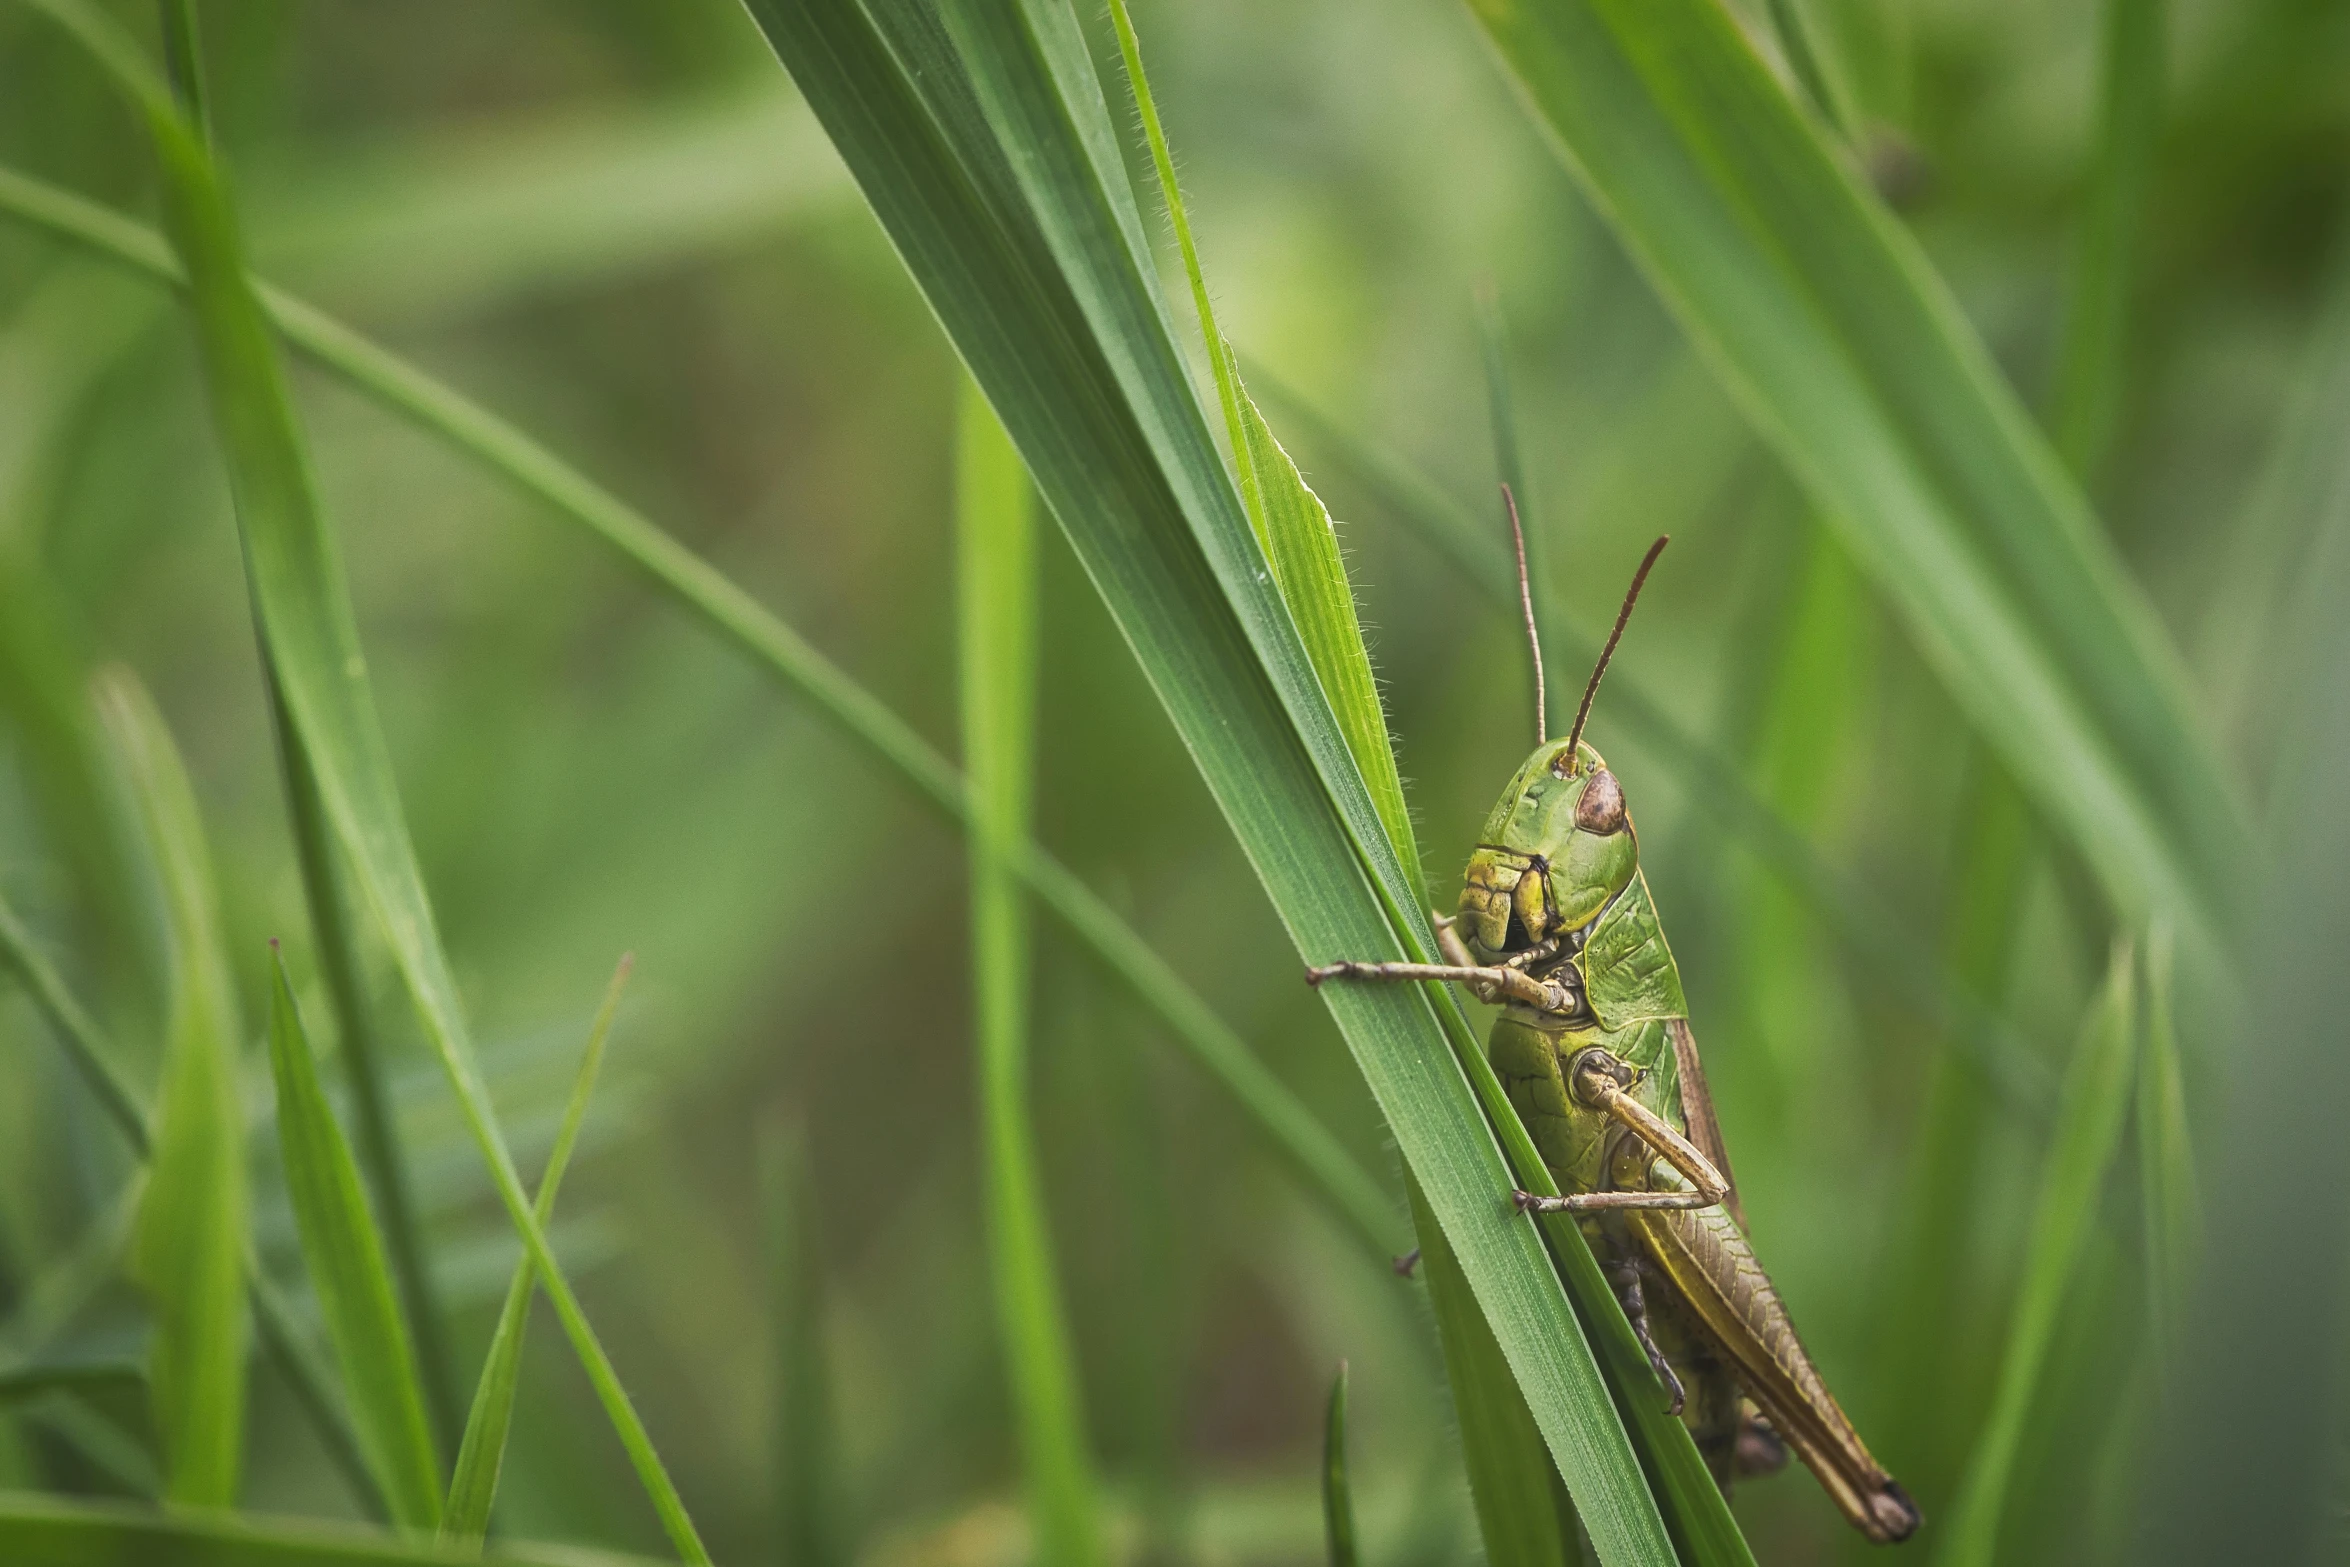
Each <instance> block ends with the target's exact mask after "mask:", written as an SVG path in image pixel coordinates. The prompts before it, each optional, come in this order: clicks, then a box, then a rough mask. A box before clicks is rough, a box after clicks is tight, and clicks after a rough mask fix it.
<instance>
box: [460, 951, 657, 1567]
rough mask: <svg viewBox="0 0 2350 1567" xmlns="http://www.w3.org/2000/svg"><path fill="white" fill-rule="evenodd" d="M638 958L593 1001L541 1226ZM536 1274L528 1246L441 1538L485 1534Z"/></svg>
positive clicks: (545, 1186)
mask: <svg viewBox="0 0 2350 1567" xmlns="http://www.w3.org/2000/svg"><path fill="white" fill-rule="evenodd" d="M634 966H635V959H634V958H633V957H632V956H627V955H624V956H623V957H622V958H621V960H620V964H619V967H617V968H615V969H614V970H613V971H612V982H611V984H609V985H607V986H606V987H605V989H604V1000H603V1003H602V1005H600V1006H598V1007H597V1008H596V1020H595V1022H594V1023H593V1024H592V1025H591V1026H590V1027H589V1029H588V1041H587V1049H586V1050H585V1051H584V1052H583V1053H582V1054H581V1056H580V1060H579V1071H578V1073H577V1075H576V1076H574V1077H573V1078H572V1080H571V1098H570V1101H569V1102H568V1103H566V1104H565V1105H564V1107H563V1124H562V1126H561V1127H560V1128H559V1129H558V1130H557V1131H556V1133H555V1146H554V1148H553V1150H552V1151H550V1152H549V1153H548V1155H547V1169H546V1173H545V1174H543V1175H541V1176H540V1177H539V1192H538V1198H537V1201H536V1203H535V1204H534V1206H533V1210H532V1211H533V1212H534V1213H535V1214H536V1215H537V1217H538V1221H539V1227H540V1228H541V1229H544V1228H546V1227H547V1225H549V1224H550V1223H552V1222H553V1221H554V1218H555V1195H556V1193H557V1192H559V1191H561V1190H562V1188H563V1172H564V1171H565V1170H566V1169H568V1168H569V1167H570V1165H571V1150H572V1149H573V1148H574V1147H575V1146H576V1145H577V1144H578V1142H579V1129H580V1128H581V1127H583V1126H585V1125H586V1124H587V1111H588V1101H589V1099H590V1098H592V1097H593V1096H594V1094H595V1091H596V1074H597V1073H598V1072H600V1071H601V1070H603V1065H604V1042H605V1040H606V1039H608V1038H609V1037H610V1036H611V1033H612V1019H613V1017H614V1016H615V1015H617V1014H618V1012H619V1010H620V993H621V991H622V990H624V989H625V988H627V985H628V975H629V971H630V969H632V968H633V967H634ZM536 1282H537V1270H535V1269H534V1268H533V1267H532V1266H531V1260H530V1253H528V1252H524V1253H523V1254H522V1256H521V1258H520V1259H519V1260H518V1261H517V1262H516V1263H515V1264H514V1277H513V1279H512V1281H511V1282H509V1283H508V1284H507V1286H506V1299H505V1303H504V1304H503V1305H501V1306H500V1307H499V1308H498V1325H497V1327H496V1328H495V1329H494V1330H493V1331H492V1332H491V1334H490V1348H489V1353H488V1355H487V1356H485V1357H484V1358H483V1361H482V1368H481V1382H480V1385H479V1386H478V1387H476V1388H475V1389H474V1394H473V1411H472V1413H471V1414H469V1415H468V1416H466V1419H465V1440H464V1441H463V1442H462V1443H461V1444H460V1445H459V1446H458V1449H457V1472H456V1475H455V1477H454V1478H452V1479H451V1480H450V1482H449V1505H448V1509H447V1511H446V1513H445V1514H444V1515H443V1517H442V1518H441V1538H442V1539H443V1540H446V1541H450V1542H453V1543H463V1542H471V1544H472V1545H473V1547H474V1548H475V1549H477V1550H478V1549H479V1548H480V1544H481V1540H482V1537H483V1536H485V1535H487V1534H488V1533H489V1532H490V1508H491V1505H492V1504H493V1503H494V1502H496V1500H497V1498H498V1471H499V1469H500V1467H501V1466H502V1465H503V1464H504V1463H505V1461H506V1435H507V1432H508V1430H509V1429H510V1428H511V1427H512V1425H513V1423H514V1396H515V1392H516V1390H517V1389H518V1388H519V1387H520V1386H521V1383H522V1343H523V1338H524V1336H525V1333H526V1332H527V1330H528V1329H529V1327H530V1300H531V1294H532V1291H533V1287H534V1285H535V1284H536Z"/></svg>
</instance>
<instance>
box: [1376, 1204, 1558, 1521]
mask: <svg viewBox="0 0 2350 1567" xmlns="http://www.w3.org/2000/svg"><path fill="white" fill-rule="evenodd" d="M1412 1196H1413V1199H1414V1201H1413V1215H1414V1217H1415V1218H1418V1219H1421V1220H1423V1221H1424V1222H1422V1223H1421V1225H1420V1238H1421V1243H1420V1266H1419V1274H1420V1277H1421V1278H1422V1279H1424V1280H1425V1281H1426V1282H1427V1287H1428V1310H1429V1314H1430V1315H1431V1316H1433V1317H1434V1318H1435V1319H1436V1338H1437V1343H1438V1344H1439V1345H1440V1346H1441V1347H1442V1349H1443V1351H1444V1378H1445V1382H1446V1383H1447V1384H1448V1385H1449V1386H1450V1388H1451V1389H1452V1409H1453V1418H1454V1420H1455V1422H1456V1423H1457V1426H1458V1429H1459V1432H1460V1439H1461V1461H1462V1465H1463V1467H1464V1468H1465V1469H1467V1471H1468V1476H1469V1499H1470V1501H1471V1502H1472V1503H1474V1504H1475V1506H1476V1509H1477V1532H1478V1536H1479V1538H1480V1539H1481V1540H1482V1541H1483V1542H1484V1545H1485V1560H1486V1562H1487V1563H1488V1567H1576V1564H1577V1563H1579V1562H1580V1561H1581V1560H1582V1549H1583V1548H1582V1541H1581V1539H1580V1538H1579V1537H1578V1536H1577V1534H1576V1532H1575V1517H1574V1510H1573V1505H1572V1504H1571V1503H1570V1502H1569V1501H1568V1500H1567V1495H1566V1488H1565V1487H1564V1486H1562V1485H1561V1484H1560V1483H1559V1479H1558V1468H1557V1466H1556V1465H1554V1464H1553V1463H1552V1462H1551V1460H1550V1450H1549V1449H1548V1448H1546V1447H1544V1446H1543V1444H1542V1432H1541V1430H1540V1428H1539V1427H1537V1426H1536V1425H1535V1424H1534V1416H1533V1414H1532V1413H1531V1412H1530V1411H1529V1410H1528V1409H1527V1408H1526V1396H1525V1395H1524V1394H1523V1393H1521V1392H1519V1391H1518V1384H1517V1382H1516V1380H1515V1379H1514V1378H1513V1377H1512V1376H1511V1375H1510V1366H1509V1362H1508V1361H1507V1360H1505V1359H1503V1358H1502V1353H1501V1346H1500V1345H1499V1344H1496V1343H1495V1342H1494V1340H1493V1330H1492V1329H1491V1328H1490V1327H1487V1326H1486V1324H1485V1314H1484V1313H1483V1312H1482V1311H1480V1310H1478V1309H1477V1298H1476V1296H1474V1295H1473V1294H1471V1293H1470V1291H1469V1283H1468V1280H1466V1279H1464V1278H1463V1277H1461V1265H1460V1261H1459V1259H1458V1258H1456V1257H1454V1256H1453V1254H1452V1247H1451V1246H1450V1245H1448V1244H1446V1242H1445V1239H1444V1227H1443V1226H1442V1225H1440V1224H1438V1223H1437V1222H1436V1220H1435V1216H1434V1215H1433V1214H1430V1213H1428V1212H1427V1205H1426V1203H1425V1202H1424V1201H1422V1200H1420V1196H1419V1188H1418V1186H1417V1184H1416V1183H1415V1184H1414V1185H1413V1186H1412Z"/></svg>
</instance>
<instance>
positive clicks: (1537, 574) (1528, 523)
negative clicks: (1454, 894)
mask: <svg viewBox="0 0 2350 1567" xmlns="http://www.w3.org/2000/svg"><path fill="white" fill-rule="evenodd" d="M1476 305H1477V348H1478V354H1479V357H1480V358H1481V359H1483V361H1484V363H1485V411H1486V417H1487V418H1488V419H1489V420H1490V422H1491V423H1492V425H1493V469H1494V472H1495V473H1496V474H1498V475H1499V476H1500V478H1501V482H1502V484H1503V485H1504V486H1505V487H1506V488H1507V489H1508V491H1509V496H1510V500H1511V501H1512V502H1514V503H1515V504H1516V506H1517V513H1518V523H1519V530H1520V532H1522V533H1523V534H1524V535H1525V550H1526V594H1525V596H1524V597H1520V596H1519V594H1518V590H1517V587H1518V585H1517V584H1516V583H1515V582H1514V581H1513V582H1510V583H1508V584H1507V586H1506V591H1507V592H1508V593H1509V594H1510V598H1511V603H1512V605H1513V606H1514V607H1515V608H1516V609H1517V610H1518V612H1519V614H1520V615H1521V616H1523V615H1524V614H1525V613H1526V608H1527V600H1528V599H1531V600H1532V604H1533V615H1534V630H1535V635H1536V638H1537V640H1538V641H1539V642H1540V644H1541V646H1540V647H1539V648H1534V649H1529V650H1528V651H1527V655H1526V656H1527V659H1528V660H1529V662H1537V664H1538V667H1536V668H1535V669H1534V670H1533V682H1534V693H1533V702H1534V728H1535V732H1536V733H1537V734H1541V735H1548V734H1549V733H1550V690H1549V685H1550V683H1549V680H1548V678H1547V677H1548V669H1547V665H1548V663H1549V653H1550V650H1551V648H1552V647H1554V646H1557V647H1562V648H1563V647H1565V646H1567V645H1569V644H1570V642H1572V643H1575V644H1578V645H1579V644H1580V642H1581V640H1582V639H1581V638H1579V637H1574V636H1572V635H1571V634H1570V633H1569V632H1568V631H1567V630H1566V628H1565V627H1564V626H1562V625H1561V624H1559V614H1558V595H1557V594H1555V593H1553V592H1551V591H1550V589H1549V586H1548V583H1549V581H1550V573H1549V572H1548V571H1546V570H1545V569H1544V568H1545V567H1546V566H1547V565H1548V563H1549V555H1550V536H1549V535H1548V534H1547V533H1545V532H1544V531H1543V528H1542V523H1541V516H1542V508H1541V507H1540V506H1538V505H1537V504H1536V503H1535V495H1534V482H1533V480H1532V478H1531V477H1530V476H1529V475H1528V474H1527V472H1526V457H1525V452H1524V449H1523V447H1522V446H1521V445H1520V443H1519V440H1518V406H1517V396H1516V394H1515V393H1514V392H1513V391H1512V390H1511V387H1510V366H1509V333H1508V328H1507V327H1506V326H1505V325H1504V323H1503V321H1502V316H1501V301H1500V300H1499V299H1498V298H1497V297H1496V296H1495V295H1494V294H1493V293H1492V292H1491V291H1490V290H1486V289H1480V290H1478V292H1477V296H1476ZM1350 444H1351V443H1350ZM1420 488H1421V487H1420V486H1416V485H1415V486H1413V487H1412V492H1416V491H1418V490H1419V489H1420ZM1427 493H1428V494H1429V495H1434V494H1435V493H1436V492H1435V491H1434V490H1433V488H1432V487H1430V488H1429V489H1428V491H1427ZM1423 504H1424V503H1423ZM1391 505H1392V502H1391ZM1445 509H1446V510H1449V507H1448V508H1445ZM1421 510H1422V507H1421V506H1414V507H1412V512H1413V514H1414V516H1415V517H1417V516H1418V514H1419V513H1420V512H1421ZM1502 510H1503V515H1504V517H1505V518H1506V517H1507V515H1508V506H1507V505H1504V507H1503V508H1502ZM1439 526H1443V524H1439ZM1458 527H1459V531H1460V533H1461V535H1462V537H1461V538H1460V539H1459V540H1458V541H1457V543H1458V545H1459V547H1462V548H1469V547H1471V543H1472V541H1471V539H1470V537H1469V535H1470V533H1471V532H1472V531H1473V530H1471V529H1470V528H1469V526H1468V524H1467V519H1466V518H1462V519H1460V520H1459V522H1458ZM1510 545H1511V547H1512V548H1513V549H1515V548H1516V545H1517V541H1516V539H1514V538H1512V539H1511V540H1510ZM1477 553H1478V554H1480V555H1482V554H1483V551H1478V552H1477ZM1511 564H1512V565H1515V564H1516V562H1515V561H1514V560H1513V561H1512V562H1511ZM1569 694H1570V695H1572V692H1571V691H1570V693H1569Z"/></svg>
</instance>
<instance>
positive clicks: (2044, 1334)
mask: <svg viewBox="0 0 2350 1567" xmlns="http://www.w3.org/2000/svg"><path fill="white" fill-rule="evenodd" d="M2136 972H2137V965H2136V961H2135V959H2134V957H2133V955H2132V954H2131V951H2130V949H2129V948H2128V947H2127V946H2126V945H2124V946H2119V947H2117V948H2116V949H2115V951H2114V955H2113V962H2112V964H2111V966H2110V968H2109V969H2108V971H2107V974H2106V978H2105V984H2104V987H2103V989H2102V990H2101V991H2100V992H2099V994H2098V996H2097V998H2096V999H2095V1001H2094V1002H2092V1003H2091V1005H2090V1008H2089V1013H2088V1016H2087V1017H2086V1018H2085V1019H2084V1020H2083V1026H2082V1030H2081V1038H2080V1042H2079V1043H2078V1044H2077V1045H2076V1046H2075V1047H2074V1051H2073V1058H2072V1062H2071V1064H2070V1065H2069V1066H2068V1067H2067V1069H2066V1071H2065V1081H2064V1094H2063V1098H2062V1101H2061V1105H2060V1108H2059V1110H2058V1114H2057V1125H2056V1137H2055V1141H2054V1143H2053V1144H2052V1145H2051V1146H2050V1148H2049V1150H2048V1156H2047V1158H2046V1160H2045V1161H2044V1162H2043V1164H2042V1166H2041V1171H2040V1188H2039V1198H2038V1202H2037V1206H2036V1208H2035V1210H2034V1213H2033V1218H2032V1231H2031V1241H2030V1244H2029V1247H2028V1248H2027V1250H2026V1252H2025V1255H2024V1269H2023V1275H2022V1278H2021V1281H2020V1282H2019V1284H2018V1286H2017V1290H2016V1303H2015V1314H2014V1317H2013V1319H2012V1320H2011V1321H2010V1323H2009V1324H2008V1331H2007V1346H2006V1349H2005V1350H2004V1352H2003V1354H2002V1356H2001V1360H2000V1366H1999V1382H1998V1386H1997V1388H1996V1390H1995V1391H1994V1393H1993V1395H1992V1405H1991V1414H1990V1418H1989V1419H1988V1421H1986V1422H1985V1426H1984V1430H1983V1434H1982V1436H1981V1438H1980V1439H1979V1440H1978V1442H1977V1444H1976V1447H1975V1453H1974V1458H1973V1460H1972V1461H1971V1463H1970V1464H1969V1466H1968V1469H1967V1477H1966V1483H1965V1485H1964V1487H1963V1488H1962V1489H1961V1491H1960V1493H1959V1499H1958V1506H1957V1508H1956V1509H1955V1510H1954V1512H1953V1514H1952V1516H1951V1520H1950V1523H1949V1525H1948V1527H1947V1532H1946V1533H1944V1534H1943V1536H1942V1540H1941V1545H1940V1549H1939V1550H1938V1552H1937V1553H1936V1555H1935V1558H1934V1559H1935V1561H1936V1562H1938V1563H1940V1564H1941V1567H1990V1563H1992V1562H1994V1561H1996V1560H1998V1559H1999V1558H1998V1552H1999V1531H2000V1525H2001V1522H2002V1520H2003V1519H2004V1518H2005V1516H2006V1511H2007V1500H2008V1492H2009V1488H2010V1483H2011V1481H2012V1480H2013V1478H2014V1466H2015V1460H2016V1450H2017V1448H2018V1446H2019V1445H2020V1444H2021V1442H2022V1440H2023V1437H2024V1431H2025V1426H2026V1423H2027V1422H2028V1421H2029V1420H2030V1418H2031V1414H2032V1408H2033V1402H2034V1399H2035V1397H2036V1395H2037V1394H2038V1392H2039V1389H2040V1383H2041V1376H2042V1372H2043V1370H2044V1368H2045V1366H2046V1363H2047V1357H2048V1350H2049V1345H2050V1343H2051V1341H2052V1340H2053V1339H2054V1337H2055V1333H2056V1324H2057V1316H2058V1313H2059V1312H2060V1311H2061V1310H2062V1309H2063V1306H2064V1301H2065V1296H2066V1293H2067V1291H2068V1289H2069V1288H2070V1286H2071V1284H2072V1282H2073V1277H2074V1274H2075V1272H2076V1271H2077V1270H2078V1267H2079V1264H2080V1260H2081V1256H2082V1253H2083V1248H2084V1247H2085V1246H2086V1245H2087V1244H2088V1243H2089V1240H2090V1238H2091V1230H2092V1227H2093V1226H2094V1224H2095V1222H2096V1218H2097V1210H2098V1208H2099V1207H2100V1206H2101V1205H2102V1204H2103V1202H2104V1198H2105V1188H2106V1177H2107V1176H2108V1174H2110V1173H2111V1170H2112V1166H2113V1162H2114V1157H2115V1155H2116V1153H2117V1152H2118V1151H2119V1148H2120V1145H2121V1135H2122V1127H2123V1126H2124V1124H2125V1123H2126V1121H2127V1119H2128V1116H2129V1111H2130V1104H2131V1092H2130V1085H2131V1080H2132V1078H2133V1076H2134V1075H2135V1072H2136V1068H2137V1057H2138V1038H2139V1018H2138V1015H2137V1004H2136V1003H2137V977H2136Z"/></svg>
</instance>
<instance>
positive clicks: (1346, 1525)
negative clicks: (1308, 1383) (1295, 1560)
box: [1322, 1360, 1360, 1567]
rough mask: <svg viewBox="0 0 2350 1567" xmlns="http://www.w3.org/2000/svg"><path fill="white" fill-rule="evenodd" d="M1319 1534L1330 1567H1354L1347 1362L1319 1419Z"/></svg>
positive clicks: (1334, 1380) (1334, 1379)
mask: <svg viewBox="0 0 2350 1567" xmlns="http://www.w3.org/2000/svg"><path fill="white" fill-rule="evenodd" d="M1322 1533H1323V1537H1324V1538H1325V1539H1326V1540H1327V1541H1328V1542H1329V1547H1330V1553H1329V1554H1330V1567H1356V1563H1357V1561H1358V1560H1359V1559H1360V1558H1359V1557H1358V1556H1357V1554H1356V1551H1355V1499H1354V1488H1353V1487H1352V1486H1351V1485H1349V1484H1348V1483H1347V1478H1346V1362H1345V1361H1343V1360H1342V1361H1340V1362H1339V1363H1338V1375H1337V1376H1335V1377H1332V1378H1331V1379H1330V1402H1329V1405H1328V1407H1327V1408H1326V1409H1325V1410H1324V1411H1323V1415H1322Z"/></svg>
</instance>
